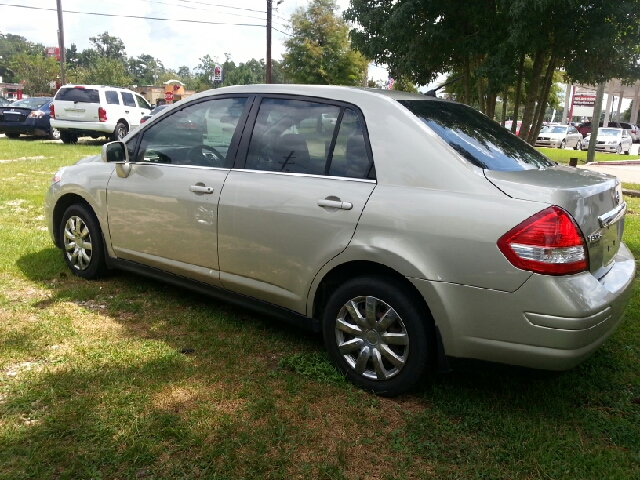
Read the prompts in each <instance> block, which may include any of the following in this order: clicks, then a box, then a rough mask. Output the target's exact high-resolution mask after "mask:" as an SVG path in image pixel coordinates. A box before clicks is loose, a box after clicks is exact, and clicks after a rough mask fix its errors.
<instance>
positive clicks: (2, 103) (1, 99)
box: [0, 96, 11, 107]
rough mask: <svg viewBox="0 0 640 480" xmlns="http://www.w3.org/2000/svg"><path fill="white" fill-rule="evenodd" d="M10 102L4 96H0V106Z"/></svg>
mask: <svg viewBox="0 0 640 480" xmlns="http://www.w3.org/2000/svg"><path fill="white" fill-rule="evenodd" d="M10 103H11V102H10V101H9V100H7V99H6V98H4V97H2V96H0V107H4V106H5V105H9V104H10Z"/></svg>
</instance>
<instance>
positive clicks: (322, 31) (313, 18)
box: [282, 0, 368, 85]
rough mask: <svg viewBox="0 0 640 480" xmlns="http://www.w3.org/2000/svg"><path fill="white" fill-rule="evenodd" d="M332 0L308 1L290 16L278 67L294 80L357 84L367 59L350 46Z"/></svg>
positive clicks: (324, 83)
mask: <svg viewBox="0 0 640 480" xmlns="http://www.w3.org/2000/svg"><path fill="white" fill-rule="evenodd" d="M337 8H338V7H337V5H336V3H335V1H334V0H312V1H311V2H310V3H309V5H308V6H307V8H306V9H305V8H298V9H297V10H296V11H295V13H293V14H292V15H291V20H290V22H291V29H292V32H293V33H292V36H291V38H289V39H288V40H287V41H285V49H286V53H285V54H284V56H283V61H282V67H283V70H284V73H285V75H286V76H287V77H288V78H290V79H291V80H292V81H293V82H294V83H312V84H323V85H361V84H362V80H363V79H364V75H365V73H364V72H365V69H366V66H367V63H368V62H367V60H366V59H365V58H364V57H363V56H362V54H361V53H359V52H357V51H355V50H352V49H351V42H350V41H349V35H348V34H349V27H348V25H347V23H346V22H345V21H344V20H343V19H342V18H340V17H338V16H337V15H336V11H337Z"/></svg>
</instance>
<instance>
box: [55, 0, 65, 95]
mask: <svg viewBox="0 0 640 480" xmlns="http://www.w3.org/2000/svg"><path fill="white" fill-rule="evenodd" d="M61 1H62V0H56V4H57V6H58V46H59V47H60V85H64V84H65V83H67V82H66V81H65V78H64V64H65V63H66V61H67V59H66V52H65V50H64V26H63V24H62V5H61V3H60V2H61Z"/></svg>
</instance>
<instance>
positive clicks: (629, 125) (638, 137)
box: [618, 122, 640, 143]
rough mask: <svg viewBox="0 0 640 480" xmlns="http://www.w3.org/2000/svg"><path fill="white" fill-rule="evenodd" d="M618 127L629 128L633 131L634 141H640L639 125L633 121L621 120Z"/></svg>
mask: <svg viewBox="0 0 640 480" xmlns="http://www.w3.org/2000/svg"><path fill="white" fill-rule="evenodd" d="M618 128H624V129H625V130H629V132H630V133H631V140H632V141H633V143H638V142H640V130H638V126H637V125H634V124H633V123H627V122H620V123H619V125H618Z"/></svg>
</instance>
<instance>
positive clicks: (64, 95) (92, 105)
mask: <svg viewBox="0 0 640 480" xmlns="http://www.w3.org/2000/svg"><path fill="white" fill-rule="evenodd" d="M54 108H55V112H56V119H58V120H71V121H76V122H98V121H99V118H98V109H99V108H100V94H99V91H98V90H97V89H93V88H84V87H82V88H80V87H63V88H61V89H60V90H59V91H58V93H57V94H56V98H55V100H54Z"/></svg>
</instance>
